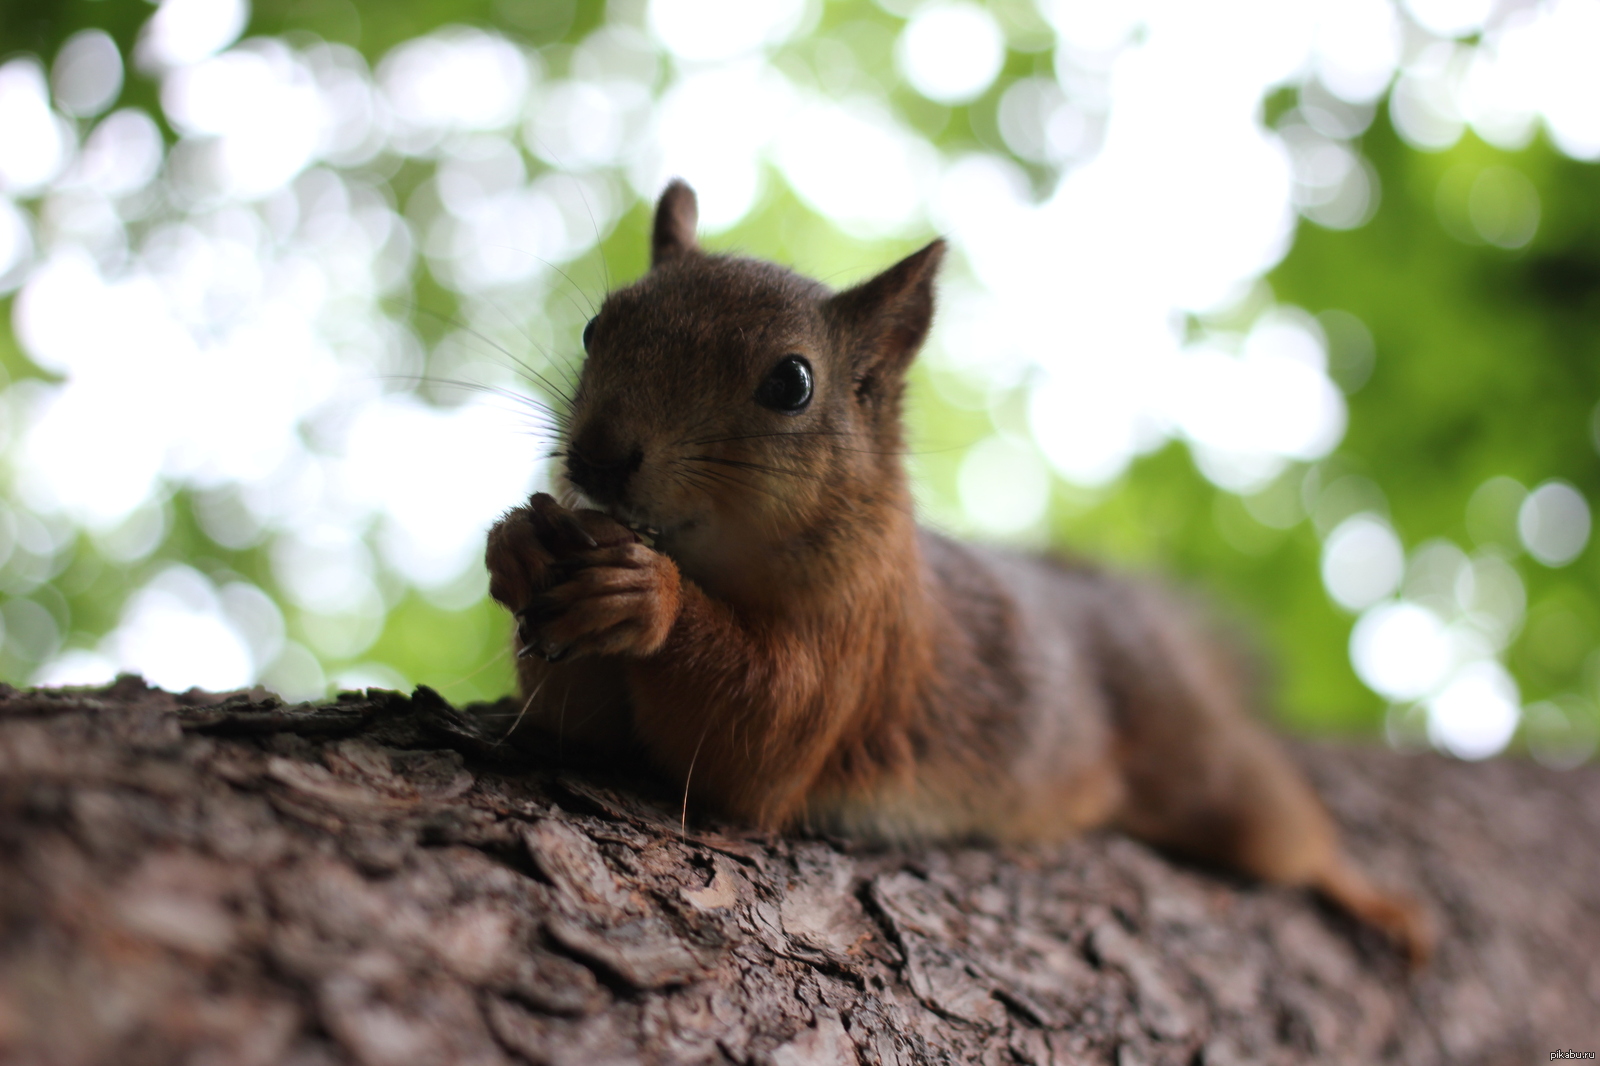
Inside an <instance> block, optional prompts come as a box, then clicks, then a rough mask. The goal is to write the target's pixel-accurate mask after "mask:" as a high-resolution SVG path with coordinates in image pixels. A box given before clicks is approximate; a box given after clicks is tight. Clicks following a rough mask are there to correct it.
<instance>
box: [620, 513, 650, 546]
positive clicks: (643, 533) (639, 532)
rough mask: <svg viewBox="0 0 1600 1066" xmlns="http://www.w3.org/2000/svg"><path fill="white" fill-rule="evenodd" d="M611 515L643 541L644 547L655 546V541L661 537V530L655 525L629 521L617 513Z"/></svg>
mask: <svg viewBox="0 0 1600 1066" xmlns="http://www.w3.org/2000/svg"><path fill="white" fill-rule="evenodd" d="M611 517H612V518H615V519H616V520H617V521H618V522H621V523H622V524H623V525H624V526H626V527H628V529H630V530H632V531H633V534H634V535H635V536H637V537H638V538H639V539H640V540H642V541H644V546H645V547H646V548H654V547H655V546H656V541H658V540H660V539H661V530H660V529H659V528H657V527H656V526H652V525H646V524H645V523H643V522H629V521H627V520H626V519H624V518H621V517H619V516H618V515H612V516H611Z"/></svg>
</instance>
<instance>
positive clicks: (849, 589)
mask: <svg viewBox="0 0 1600 1066" xmlns="http://www.w3.org/2000/svg"><path fill="white" fill-rule="evenodd" d="M696 221H697V204H696V200H695V195H694V192H693V191H692V190H691V189H690V188H689V186H688V185H686V184H684V183H683V182H682V181H674V182H673V183H672V184H670V185H669V186H668V187H667V189H666V191H665V192H664V193H663V194H662V196H661V198H660V201H659V202H658V204H657V207H656V211H655V216H654V225H653V231H652V236H651V248H650V252H651V256H650V259H651V265H650V268H649V270H648V271H647V272H646V273H645V274H644V276H643V277H642V278H640V279H639V280H638V281H637V282H635V283H633V284H632V285H629V286H627V287H624V288H621V289H618V290H616V291H614V292H612V293H610V294H609V295H608V296H607V297H606V298H605V300H604V302H603V304H602V306H601V307H600V310H599V312H598V314H596V315H595V316H594V318H593V319H592V320H590V322H589V323H588V325H587V326H586V327H585V328H584V331H583V344H584V349H585V351H586V358H585V361H584V363H583V365H582V368H581V372H580V374H579V378H578V381H577V385H576V388H575V390H574V392H573V395H572V397H571V409H570V417H569V418H568V419H567V420H566V423H565V425H564V427H563V433H562V446H561V448H560V450H559V451H557V453H556V456H557V457H558V458H561V459H563V460H564V463H563V464H562V467H561V470H560V473H559V475H558V478H557V480H558V490H559V491H560V492H561V493H562V497H563V499H564V500H565V503H564V504H563V503H558V502H557V501H556V499H555V498H553V497H551V496H549V495H546V494H542V493H541V494H537V495H535V496H533V497H532V498H531V499H530V500H529V501H528V503H527V504H526V505H525V506H523V507H519V508H517V509H515V510H512V511H510V512H508V513H507V514H506V515H505V516H504V517H503V518H502V519H501V520H500V521H499V522H498V523H497V524H496V525H495V526H494V527H493V528H492V529H491V530H490V533H489V538H488V547H487V560H486V561H487V565H488V570H489V575H490V594H491V595H492V596H493V597H494V599H496V600H497V601H499V602H500V603H501V604H502V605H504V606H505V607H506V608H508V609H509V610H511V611H512V612H513V614H514V616H515V618H516V621H517V636H516V641H517V647H518V651H517V656H518V658H517V663H518V673H519V680H520V683H521V688H522V692H523V695H524V698H525V700H526V703H525V705H524V709H523V713H524V715H525V716H526V717H527V718H528V719H529V720H530V721H531V723H532V724H533V725H534V726H535V727H536V729H537V730H538V731H539V733H540V734H541V735H553V736H557V737H559V738H560V739H561V740H562V741H563V742H573V743H575V744H578V745H581V746H582V747H584V748H585V749H586V750H590V751H599V752H604V751H611V752H616V753H618V754H620V753H622V752H624V751H627V750H634V751H639V752H642V753H643V754H644V756H645V757H646V758H647V759H648V760H649V762H650V763H651V764H652V765H653V766H654V768H655V770H656V771H657V772H659V773H662V774H664V775H666V777H667V778H668V779H669V780H671V781H673V782H675V783H676V784H677V786H678V787H680V788H682V790H683V792H684V796H685V803H686V804H687V803H688V801H689V798H690V797H692V798H693V799H694V801H695V803H696V804H697V806H703V807H705V808H708V809H711V810H714V811H717V812H719V813H721V814H723V815H726V816H731V817H733V818H736V819H740V820H744V821H747V822H751V823H754V824H755V825H757V826H759V827H763V828H767V829H784V828H791V827H809V828H812V829H820V830H825V831H829V832H835V833H839V834H843V835H846V836H850V837H858V838H870V839H877V840H885V841H905V840H926V839H986V840H991V841H997V842H1027V841H1050V840H1059V839H1064V838H1067V837H1070V836H1073V835H1075V834H1079V833H1081V832H1083V831H1086V830H1090V829H1094V828H1098V827H1111V828H1114V829H1117V830H1120V831H1123V832H1126V833H1128V834H1130V835H1132V836H1133V837H1136V838H1138V839H1141V840H1143V841H1146V842H1148V843H1150V844H1152V845H1155V846H1156V847H1158V848H1161V849H1163V850H1166V851H1168V852H1172V853H1177V854H1179V855H1182V856H1185V857H1188V858H1191V859H1194V860H1198V861H1200V862H1202V863H1204V864H1209V865H1212V866H1216V867H1221V868H1224V869H1227V870H1231V871H1237V872H1239V873H1242V874H1245V875H1248V876H1249V877H1252V878H1255V879H1259V880H1261V881H1266V882H1273V883H1278V884H1285V885H1294V886H1306V887H1309V888H1311V889H1314V890H1316V891H1318V892H1320V893H1321V894H1322V895H1323V896H1324V897H1326V898H1327V899H1328V900H1329V901H1330V902H1332V903H1333V904H1334V905H1336V906H1338V907H1340V908H1342V909H1343V910H1345V911H1346V912H1348V913H1349V914H1350V915H1352V916H1353V917H1355V918H1356V919H1357V920H1359V921H1361V922H1363V923H1366V924H1367V925H1370V926H1372V927H1375V928H1376V929H1378V930H1380V931H1381V932H1382V933H1384V934H1386V935H1387V936H1388V938H1389V939H1390V940H1391V941H1392V942H1393V943H1394V944H1395V945H1396V946H1397V947H1398V948H1399V949H1400V950H1401V951H1402V952H1403V953H1404V954H1405V955H1406V956H1407V957H1408V958H1409V959H1410V960H1411V962H1412V964H1413V965H1420V964H1421V963H1422V961H1423V960H1424V959H1426V957H1427V956H1428V954H1429V951H1430V949H1431V944H1432V934H1431V930H1430V923H1429V921H1428V918H1427V916H1426V913H1425V912H1424V910H1423V909H1422V908H1421V907H1420V906H1419V905H1418V904H1416V903H1415V902H1413V901H1411V900H1409V899H1407V898H1405V897H1403V896H1400V895H1398V894H1393V893H1390V892H1386V891H1382V890H1380V889H1378V888H1376V887H1374V886H1373V885H1372V884H1371V883H1370V882H1369V881H1368V879H1367V878H1366V877H1365V876H1364V875H1363V874H1362V873H1361V871H1360V870H1359V869H1358V868H1357V867H1356V866H1355V865H1354V864H1353V863H1352V862H1351V860H1350V859H1349V858H1348V857H1347V855H1346V853H1345V852H1344V851H1343V850H1342V849H1341V847H1340V844H1339V840H1338V835H1337V832H1336V830H1335V828H1334V825H1333V821H1332V819H1331V817H1330V816H1329V815H1328V814H1327V812H1326V810H1325V809H1324V807H1323V806H1322V804H1321V803H1320V801H1319V800H1318V799H1317V797H1316V795H1315V794H1314V793H1313V791H1312V789H1311V787H1310V786H1309V784H1308V783H1307V782H1306V781H1305V780H1304V779H1303V778H1302V777H1301V775H1300V774H1299V773H1298V772H1297V770H1296V769H1295V768H1294V767H1293V765H1292V764H1291V762H1290V761H1289V758H1288V756H1287V755H1286V754H1285V753H1284V752H1283V751H1282V750H1281V749H1280V748H1279V747H1278V745H1277V744H1276V743H1275V741H1274V739H1273V738H1272V737H1271V736H1270V734H1269V733H1268V732H1267V731H1266V730H1265V729H1264V728H1263V727H1262V726H1261V725H1259V724H1258V723H1257V722H1256V721H1255V720H1254V718H1253V717H1252V716H1251V714H1250V713H1249V705H1250V703H1251V700H1250V698H1249V696H1248V690H1249V685H1248V683H1247V678H1246V671H1244V670H1242V669H1240V668H1239V666H1238V664H1237V660H1236V659H1235V658H1233V657H1232V656H1230V654H1229V653H1228V650H1227V649H1226V648H1225V647H1224V645H1223V642H1220V641H1217V640H1215V639H1213V638H1212V637H1211V636H1210V635H1209V634H1208V631H1207V630H1206V628H1205V627H1204V626H1203V625H1202V624H1201V623H1200V621H1199V619H1198V617H1197V616H1196V615H1195V614H1194V613H1193V612H1192V611H1191V610H1190V609H1188V608H1187V607H1186V606H1184V605H1183V604H1182V603H1181V602H1179V600H1178V599H1177V598H1176V597H1174V596H1172V595H1170V594H1168V593H1166V592H1165V591H1163V590H1162V589H1161V588H1159V587H1158V586H1156V585H1154V584H1150V583H1145V582H1143V581H1139V580H1134V579H1130V578H1123V577H1118V576H1114V575H1110V574H1107V573H1105V572H1102V571H1100V570H1098V569H1096V568H1093V567H1091V566H1088V565H1083V564H1077V563H1073V562H1067V561H1061V560H1057V559H1051V558H1036V557H1030V556H1025V555H1022V554H1015V553H1010V552H1006V551H1002V550H998V549H992V548H985V547H979V546H973V545H968V544H964V543H958V542H956V541H953V540H950V539H948V538H946V537H944V536H941V535H939V534H937V533H934V532H930V531H928V530H926V529H922V528H919V526H918V525H917V523H916V521H915V520H914V517H913V508H912V500H911V493H910V489H909V486H908V481H907V476H906V473H905V470H904V467H903V464H902V458H901V457H902V453H903V447H902V427H901V408H902V404H903V399H904V394H905V387H906V374H907V370H908V368H909V366H910V364H911V362H912V360H913V359H914V357H915V356H916V355H917V352H918V350H919V348H920V347H921V345H922V343H923V340H924V339H925V338H926V336H927V334H928V330H929V327H930V325H931V323H932V319H933V313H934V282H935V277H936V274H937V271H938V268H939V264H940V260H941V259H942V258H943V256H944V253H945V244H944V242H943V241H941V240H935V241H933V242H932V243H931V244H929V245H927V246H926V247H924V248H923V249H921V250H920V251H918V252H916V253H914V254H912V255H910V256H908V257H907V258H905V259H904V260H902V261H901V262H899V263H896V264H895V265H894V266H892V267H890V268H889V269H887V270H885V271H884V272H883V273H881V274H878V275H877V276H876V277H873V278H872V279H870V280H869V281H866V282H864V283H862V284H859V285H856V286H854V287H852V288H849V289H846V290H844V291H842V292H837V293H835V292H832V291H830V290H829V289H828V288H827V287H825V286H824V285H822V284H821V283H819V282H816V281H813V280H811V279H809V278H806V277H803V276H801V275H799V274H797V273H794V272H792V271H790V270H788V269H785V268H784V267H781V266H778V265H776V264H773V263H769V262H765V261H761V260H755V259H749V258H741V257H737V256H731V255H718V254H711V253H708V252H705V251H703V250H702V249H701V248H700V247H699V245H698V244H697V242H696V237H695V227H696Z"/></svg>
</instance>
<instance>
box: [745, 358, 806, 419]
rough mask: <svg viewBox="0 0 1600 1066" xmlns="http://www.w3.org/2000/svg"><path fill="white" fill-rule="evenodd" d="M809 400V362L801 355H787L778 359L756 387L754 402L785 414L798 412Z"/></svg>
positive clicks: (804, 407) (802, 409) (803, 408)
mask: <svg viewBox="0 0 1600 1066" xmlns="http://www.w3.org/2000/svg"><path fill="white" fill-rule="evenodd" d="M810 402H811V364H810V363H808V362H806V360H805V357H804V356H801V355H787V356H784V357H783V358H782V359H780V360H778V365H777V366H775V367H773V368H772V370H771V371H770V372H769V373H768V374H767V379H766V380H765V381H763V382H762V383H761V387H760V388H758V389H756V403H758V404H760V405H761V406H762V407H770V408H772V409H773V410H774V411H782V412H783V413H784V414H786V415H793V414H799V413H800V412H801V411H804V410H805V409H806V404H808V403H810Z"/></svg>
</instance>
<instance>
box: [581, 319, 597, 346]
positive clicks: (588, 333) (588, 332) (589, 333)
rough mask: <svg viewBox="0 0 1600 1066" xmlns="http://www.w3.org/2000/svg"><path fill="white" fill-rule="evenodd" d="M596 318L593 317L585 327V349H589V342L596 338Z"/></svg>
mask: <svg viewBox="0 0 1600 1066" xmlns="http://www.w3.org/2000/svg"><path fill="white" fill-rule="evenodd" d="M595 321H596V319H593V318H591V319H590V320H589V324H588V325H586V326H584V327H583V350H584V351H588V350H589V342H590V341H591V340H593V339H594V324H595Z"/></svg>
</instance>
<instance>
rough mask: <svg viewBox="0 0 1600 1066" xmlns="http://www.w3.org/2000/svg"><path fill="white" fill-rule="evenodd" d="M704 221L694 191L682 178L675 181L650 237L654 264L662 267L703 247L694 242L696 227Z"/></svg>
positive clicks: (659, 205)
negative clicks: (697, 223) (667, 262)
mask: <svg viewBox="0 0 1600 1066" xmlns="http://www.w3.org/2000/svg"><path fill="white" fill-rule="evenodd" d="M699 219H700V209H699V207H698V206H697V205H696V204H695V199H694V190H693V189H691V188H689V184H688V182H686V181H684V180H683V179H682V178H673V179H672V183H671V184H670V185H668V186H667V190H666V192H663V193H662V194H661V199H660V201H659V202H658V203H657V204H656V225H655V230H654V232H652V233H651V235H650V265H651V266H660V265H661V264H662V263H665V262H666V261H667V260H668V259H676V258H678V257H679V256H681V255H687V254H689V253H690V252H697V251H699V250H700V246H699V245H698V244H696V243H695V241H694V226H695V223H696V222H697V221H699Z"/></svg>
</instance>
